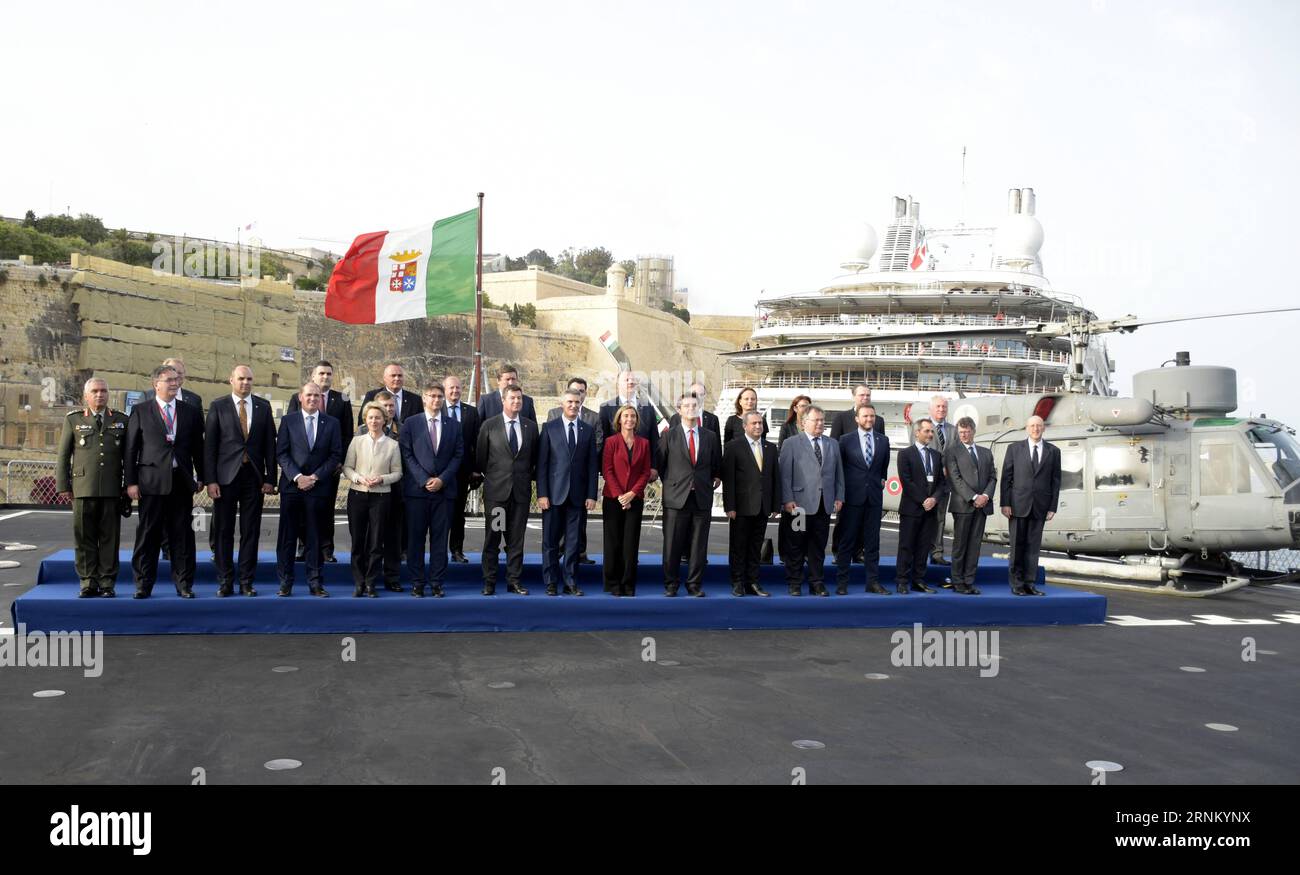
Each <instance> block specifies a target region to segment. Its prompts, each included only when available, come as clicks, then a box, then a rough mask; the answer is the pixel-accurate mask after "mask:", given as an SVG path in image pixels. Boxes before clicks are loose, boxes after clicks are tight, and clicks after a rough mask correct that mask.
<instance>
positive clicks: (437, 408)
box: [397, 383, 469, 599]
mask: <svg viewBox="0 0 1300 875" xmlns="http://www.w3.org/2000/svg"><path fill="white" fill-rule="evenodd" d="M443 397H444V393H443V388H442V384H441V383H429V384H428V385H426V386H425V387H424V392H423V393H422V395H421V398H422V400H423V401H424V412H423V413H420V414H418V415H416V416H412V417H411V418H410V419H408V420H406V422H404V423H402V431H401V433H400V434H399V435H398V436H397V444H398V446H399V447H401V450H402V501H403V502H404V504H405V506H406V567H407V568H408V569H409V570H410V572H411V595H413V596H415V597H416V598H419V599H422V598H424V585H425V584H426V583H432V584H433V595H435V596H436V597H438V598H442V595H443V592H442V579H443V577H444V576H445V575H446V573H447V536H448V534H449V533H450V531H451V515H452V509H453V507H454V505H455V503H456V495H457V491H456V477H457V475H458V474H459V473H460V463H461V460H462V459H464V457H465V442H464V440H463V439H462V438H461V430H460V423H458V422H457V421H456V420H454V419H452V418H450V417H449V416H447V415H446V413H445V412H444V411H443V409H442V401H443ZM465 473H466V476H469V472H468V471H467V472H465ZM426 544H428V545H429V571H428V574H427V576H426V574H425V568H424V548H425V545H426Z"/></svg>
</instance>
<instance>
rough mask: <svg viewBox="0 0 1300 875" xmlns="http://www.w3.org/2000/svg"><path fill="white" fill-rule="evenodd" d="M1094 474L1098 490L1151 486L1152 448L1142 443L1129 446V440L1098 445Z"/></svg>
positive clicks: (1094, 449)
mask: <svg viewBox="0 0 1300 875" xmlns="http://www.w3.org/2000/svg"><path fill="white" fill-rule="evenodd" d="M1062 471H1064V467H1062ZM1092 476H1093V488H1094V489H1096V490H1097V491H1098V492H1124V491H1128V490H1137V489H1150V488H1151V449H1150V447H1146V446H1143V445H1142V444H1138V445H1136V446H1129V445H1128V442H1127V441H1125V442H1123V443H1119V444H1110V445H1106V444H1102V445H1100V446H1097V447H1094V448H1093V451H1092Z"/></svg>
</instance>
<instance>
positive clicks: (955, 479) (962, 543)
mask: <svg viewBox="0 0 1300 875" xmlns="http://www.w3.org/2000/svg"><path fill="white" fill-rule="evenodd" d="M957 436H958V438H959V439H958V440H956V441H953V442H952V443H950V444H949V445H948V450H947V453H946V454H945V455H944V457H943V473H944V479H945V480H947V482H948V493H949V498H948V503H949V506H950V507H951V508H952V589H953V592H957V593H961V594H962V595H979V594H980V591H979V589H978V588H977V587H976V586H975V569H976V568H978V567H979V563H980V545H981V544H982V543H983V542H984V526H985V524H986V523H987V522H988V518H989V516H990V515H992V513H993V495H994V493H995V492H996V490H997V486H998V470H997V468H996V467H994V465H993V451H992V450H990V449H989V448H988V447H981V446H978V445H976V443H975V420H973V419H971V418H970V417H969V416H963V417H962V418H961V419H959V420H957Z"/></svg>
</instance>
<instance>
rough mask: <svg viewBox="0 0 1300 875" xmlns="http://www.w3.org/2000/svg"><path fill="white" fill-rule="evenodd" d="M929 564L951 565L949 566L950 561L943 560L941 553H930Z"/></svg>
mask: <svg viewBox="0 0 1300 875" xmlns="http://www.w3.org/2000/svg"><path fill="white" fill-rule="evenodd" d="M930 562H931V563H933V564H935V565H951V564H952V561H951V560H948V559H944V558H943V554H942V553H931V554H930Z"/></svg>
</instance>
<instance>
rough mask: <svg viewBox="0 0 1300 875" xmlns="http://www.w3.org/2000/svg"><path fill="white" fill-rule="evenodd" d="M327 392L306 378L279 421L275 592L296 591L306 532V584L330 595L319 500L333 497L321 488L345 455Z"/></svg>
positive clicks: (314, 591)
mask: <svg viewBox="0 0 1300 875" xmlns="http://www.w3.org/2000/svg"><path fill="white" fill-rule="evenodd" d="M323 399H324V393H322V392H321V388H320V386H317V385H316V384H315V383H306V384H304V385H303V387H302V389H301V390H300V391H299V392H298V406H299V412H298V413H286V414H285V415H284V418H282V419H281V420H280V431H279V433H278V434H277V435H276V437H275V456H276V461H277V462H279V464H280V530H279V536H278V537H277V539H276V547H275V559H276V563H275V564H276V575H277V576H278V577H279V579H280V591H279V592H278V593H277V595H281V596H287V595H290V594H292V592H293V579H294V569H293V561H294V547H295V545H296V544H297V543H298V532H299V530H303V531H305V532H306V535H305V540H306V542H307V555H306V557H304V558H305V561H306V564H307V587H308V589H309V590H311V594H312V595H314V596H319V597H320V598H326V597H328V596H329V593H328V592H326V591H325V580H324V577H323V575H322V573H321V546H320V523H321V519H322V517H323V514H322V513H321V509H320V505H321V504H322V503H325V502H329V501H332V500H333V498H332V496H327V495H325V494H324V493H323V492H322V491H321V487H322V486H323V485H324V484H325V483H327V482H328V480H329V477H330V475H331V474H332V473H333V472H334V471H335V470H336V469H337V468H338V465H339V460H340V459H341V458H343V436H342V435H341V434H340V433H339V424H338V421H337V420H336V419H334V417H332V416H328V415H326V414H325V413H324V411H322V410H321V402H322V400H323Z"/></svg>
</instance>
